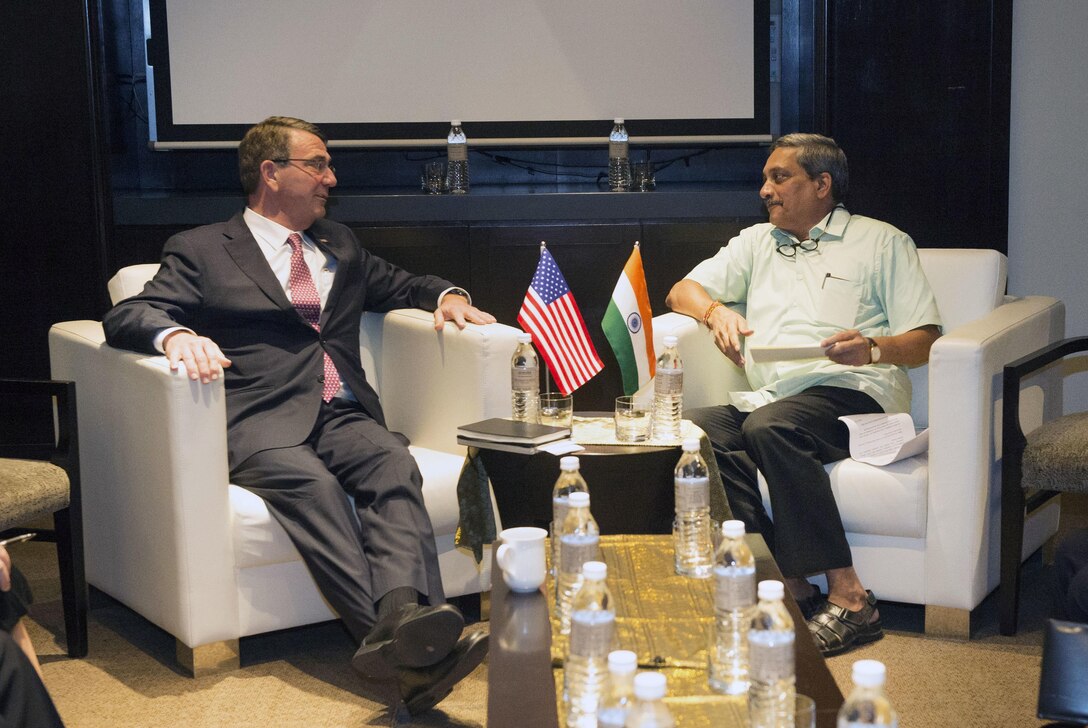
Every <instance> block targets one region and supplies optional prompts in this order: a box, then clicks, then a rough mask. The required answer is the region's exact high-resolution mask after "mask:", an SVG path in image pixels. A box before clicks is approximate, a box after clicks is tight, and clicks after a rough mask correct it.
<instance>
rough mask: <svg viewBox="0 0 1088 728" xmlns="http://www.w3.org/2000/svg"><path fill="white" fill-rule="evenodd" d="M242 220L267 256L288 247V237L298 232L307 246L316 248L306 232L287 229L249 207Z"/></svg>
mask: <svg viewBox="0 0 1088 728" xmlns="http://www.w3.org/2000/svg"><path fill="white" fill-rule="evenodd" d="M242 218H243V219H244V220H245V222H246V225H247V226H248V227H249V231H250V232H251V233H253V237H254V238H256V239H257V244H258V245H260V246H261V248H263V249H264V250H265V254H266V255H267V254H269V253H274V252H276V251H277V250H279V249H280V248H281V247H283V246H284V245H286V244H287V236H288V235H291V234H292V233H296V232H297V233H298V234H299V235H301V236H302V242H303V243H304V244H305V245H307V246H308V247H311V248H314V247H315V246H314V243H313V241H312V240H310V238H309V236H308V235H306V232H305V231H304V230H291V229H289V228H286V227H284V226H283V225H280V224H279V223H278V222H276V221H275V220H269V219H268V218H267V217H265V216H264V215H262V214H261V213H259V212H256V211H254V210H253V209H251V208H249V207H247V208H246V209H245V212H243V213H242Z"/></svg>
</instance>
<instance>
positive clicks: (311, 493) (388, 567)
mask: <svg viewBox="0 0 1088 728" xmlns="http://www.w3.org/2000/svg"><path fill="white" fill-rule="evenodd" d="M231 482H232V483H235V484H237V485H240V486H242V487H244V488H246V489H247V490H250V491H252V492H253V493H256V494H257V495H259V496H260V497H261V498H263V499H264V500H265V502H266V503H267V504H268V509H269V511H271V512H272V515H273V516H274V517H275V518H276V520H277V521H279V522H280V524H282V525H283V528H284V530H286V531H287V535H288V536H290V538H291V541H292V542H293V543H294V544H295V547H296V548H297V549H298V551H299V554H300V555H301V556H302V559H303V561H304V562H305V563H306V566H307V567H308V568H309V570H310V573H311V574H312V575H313V577H314V580H315V581H316V582H317V586H318V588H319V589H320V590H321V593H322V595H324V597H325V599H326V600H328V602H329V603H330V604H331V605H332V607H333V608H334V609H335V610H336V612H337V613H338V614H339V615H340V617H341V619H342V620H343V621H344V624H345V626H346V627H347V628H348V630H349V631H350V632H351V634H352V636H353V637H354V638H355V640H356V641H357V642H358V641H361V640H362V638H363V637H365V636H366V634H367V633H368V632H369V631H370V628H371V627H372V626H373V625H374V622H375V619H376V616H375V609H374V605H375V602H376V601H377V600H378V599H380V598H381V597H382V596H384V595H385V594H387V593H388V592H390V591H391V590H393V589H395V588H397V587H411V588H413V589H415V590H416V591H417V592H419V593H420V594H421V595H424V597H425V598H426V601H427V602H429V603H431V604H439V603H442V602H443V601H445V594H444V593H443V591H442V578H441V575H440V574H439V570H438V556H437V549H436V547H435V541H434V531H433V529H432V527H431V520H430V517H429V516H428V515H427V510H426V508H425V507H424V504H423V478H422V476H420V474H419V468H418V467H417V466H416V462H415V460H414V459H413V458H412V456H411V454H410V453H409V452H408V447H407V442H406V440H405V439H404V437H403V436H402V435H397V434H394V433H392V432H390V431H389V430H387V429H385V428H384V427H382V426H381V425H380V424H378V423H377V422H375V421H374V420H373V419H371V418H370V417H369V416H368V415H367V414H366V413H365V412H363V411H362V410H361V409H360V408H359V407H358V405H356V404H355V403H353V402H348V401H346V400H341V399H334V400H332V402H330V403H327V404H325V405H323V406H322V408H321V414H320V416H319V417H318V421H317V423H316V424H315V426H314V429H313V432H312V433H311V435H310V438H309V439H308V440H307V441H306V442H304V443H302V444H301V445H297V446H295V447H288V448H279V449H274V450H265V451H263V452H259V453H256V454H255V455H253V456H251V457H249V458H248V459H247V460H246V461H245V462H243V463H242V464H241V465H239V466H238V467H236V468H235V469H234V471H233V472H232V473H231ZM345 494H347V495H351V496H352V497H353V498H354V499H355V513H352V508H351V504H350V503H349V501H348V499H347V498H346V497H345ZM356 516H357V517H358V522H356Z"/></svg>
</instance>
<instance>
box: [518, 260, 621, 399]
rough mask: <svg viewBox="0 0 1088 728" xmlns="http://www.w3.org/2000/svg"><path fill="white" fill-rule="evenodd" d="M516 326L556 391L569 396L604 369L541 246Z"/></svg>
mask: <svg viewBox="0 0 1088 728" xmlns="http://www.w3.org/2000/svg"><path fill="white" fill-rule="evenodd" d="M518 323H519V324H521V327H522V328H523V329H525V330H526V331H528V332H529V333H530V334H532V335H533V343H535V344H536V347H537V349H539V350H540V355H541V356H543V357H544V362H545V363H546V364H547V365H548V371H549V372H551V374H552V378H553V379H555V382H556V384H558V385H559V391H560V392H562V393H563V394H570V393H571V392H573V391H574V390H575V389H578V387H580V386H582V385H583V384H585V383H586V382H587V381H589V380H590V378H591V377H593V375H594V374H596V373H597V372H599V371H601V369H603V368H604V364H602V363H601V358H600V357H599V356H597V350H596V349H594V348H593V342H592V341H590V340H589V331H588V330H587V329H586V324H585V321H583V320H582V313H581V311H579V310H578V304H577V303H575V301H574V295H573V294H572V293H571V292H570V289H569V288H568V287H567V282H566V281H565V280H564V279H563V274H562V273H560V272H559V266H557V265H556V264H555V258H553V257H552V254H551V253H549V252H548V250H547V248H545V247H544V246H543V245H542V246H541V248H540V262H539V263H537V266H536V274H535V275H534V276H533V281H532V283H530V284H529V291H528V292H527V293H526V294H525V301H524V303H522V304H521V311H520V312H519V313H518Z"/></svg>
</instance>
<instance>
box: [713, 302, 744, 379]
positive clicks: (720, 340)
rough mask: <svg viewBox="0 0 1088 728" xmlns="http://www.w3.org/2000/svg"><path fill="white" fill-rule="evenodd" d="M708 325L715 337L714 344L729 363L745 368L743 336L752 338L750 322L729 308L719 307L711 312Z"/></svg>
mask: <svg viewBox="0 0 1088 728" xmlns="http://www.w3.org/2000/svg"><path fill="white" fill-rule="evenodd" d="M706 325H707V326H708V327H710V332H711V333H712V334H713V335H714V343H715V344H716V345H717V347H718V348H719V349H721V352H722V353H723V354H725V355H726V357H728V358H729V361H731V362H733V363H734V364H736V365H737V366H738V367H743V366H744V356H743V355H742V354H741V353H740V344H741V341H740V340H741V337H742V336H751V335H752V330H751V329H750V328H748V321H747V320H746V319H745V318H744V317H743V316H741V315H740V314H739V313H737V312H736V311H733V310H732V309H730V308H729V307H728V306H718V307H717V308H715V309H714V311H712V312H711V314H710V318H708V319H707V321H706Z"/></svg>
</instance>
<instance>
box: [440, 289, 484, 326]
mask: <svg viewBox="0 0 1088 728" xmlns="http://www.w3.org/2000/svg"><path fill="white" fill-rule="evenodd" d="M495 320H496V319H495V317H494V316H492V315H491V314H489V313H488V312H487V311H481V310H480V309H478V308H476V307H475V306H473V305H472V304H470V303H469V302H468V299H467V298H465V297H464V296H459V295H457V294H456V293H447V294H446V295H445V296H443V297H442V303H441V304H440V305H439V306H438V309H437V310H435V312H434V330H435V331H441V330H442V327H444V326H445V325H446V322H447V321H452V322H453V323H455V324H456V325H457V328H459V329H463V328H465V324H466V323H473V324H493V323H495Z"/></svg>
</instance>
